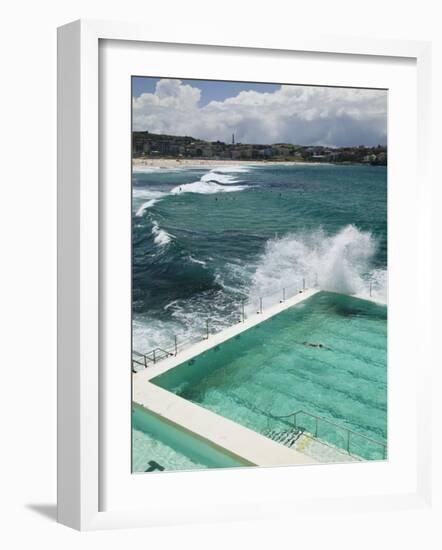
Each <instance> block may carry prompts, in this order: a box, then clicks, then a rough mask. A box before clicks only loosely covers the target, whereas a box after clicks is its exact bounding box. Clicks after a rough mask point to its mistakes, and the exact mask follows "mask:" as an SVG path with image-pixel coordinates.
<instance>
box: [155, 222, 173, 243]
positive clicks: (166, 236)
mask: <svg viewBox="0 0 442 550" xmlns="http://www.w3.org/2000/svg"><path fill="white" fill-rule="evenodd" d="M152 235H153V240H154V243H155V244H157V245H158V246H166V245H168V244H169V243H170V241H171V240H172V238H173V237H172V235H171V234H170V233H168V232H167V231H166V230H164V229H161V228H160V226H159V225H158V222H157V221H155V220H154V221H153V222H152Z"/></svg>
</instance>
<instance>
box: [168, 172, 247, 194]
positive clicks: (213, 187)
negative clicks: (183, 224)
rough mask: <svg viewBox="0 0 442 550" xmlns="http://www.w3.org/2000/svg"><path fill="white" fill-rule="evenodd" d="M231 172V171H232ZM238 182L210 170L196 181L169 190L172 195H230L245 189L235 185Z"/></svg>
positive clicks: (242, 186)
mask: <svg viewBox="0 0 442 550" xmlns="http://www.w3.org/2000/svg"><path fill="white" fill-rule="evenodd" d="M232 172H233V170H232ZM238 183H240V181H239V180H238V179H236V178H234V177H233V176H231V175H228V174H224V173H223V174H221V173H219V172H218V171H215V170H210V172H207V173H206V174H204V175H203V176H202V177H201V178H200V179H199V180H198V181H194V182H192V183H185V184H183V185H177V186H176V187H174V188H173V189H172V190H171V194H172V195H179V194H180V193H200V194H203V195H210V194H213V193H229V192H230V193H231V192H234V191H242V190H243V189H246V187H245V186H244V185H237V184H238Z"/></svg>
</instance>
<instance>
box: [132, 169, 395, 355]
mask: <svg viewBox="0 0 442 550" xmlns="http://www.w3.org/2000/svg"><path fill="white" fill-rule="evenodd" d="M386 268H387V171H386V168H385V167H380V166H342V165H302V164H299V165H295V166H293V165H284V164H279V165H273V164H260V165H254V166H244V165H238V166H220V167H215V168H208V167H206V168H204V167H199V168H198V167H197V168H181V167H178V168H177V169H175V170H161V169H157V170H152V169H148V168H147V169H144V171H143V170H137V171H135V172H134V174H133V343H134V349H136V350H137V351H139V352H143V353H145V352H147V351H149V350H151V349H152V348H154V347H170V345H171V343H172V342H173V338H174V335H178V337H179V338H180V339H187V338H190V337H194V336H201V335H202V334H203V333H204V332H205V324H206V320H207V319H209V320H210V326H211V327H212V329H213V331H217V330H221V329H222V328H225V327H227V326H230V325H231V324H233V323H235V322H237V320H238V311H239V306H240V303H241V300H243V299H250V298H253V297H254V296H261V295H267V294H269V293H271V292H273V291H276V290H279V289H281V288H282V287H287V286H290V285H292V284H298V283H299V281H300V280H301V279H302V278H303V277H305V278H307V279H310V280H311V279H312V278H313V277H314V278H317V280H318V284H319V286H320V287H321V288H323V289H325V290H330V291H337V292H344V293H349V294H354V293H357V294H358V295H368V294H369V286H370V283H371V286H372V293H373V295H374V296H375V297H376V298H378V299H380V300H385V298H386Z"/></svg>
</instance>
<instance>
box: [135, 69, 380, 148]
mask: <svg viewBox="0 0 442 550" xmlns="http://www.w3.org/2000/svg"><path fill="white" fill-rule="evenodd" d="M200 99H201V91H200V90H199V89H198V88H196V87H193V86H190V85H188V84H183V83H182V82H181V81H180V80H174V79H162V80H160V81H158V83H157V85H156V89H155V92H154V93H144V94H141V95H140V96H139V97H137V98H134V100H133V122H134V129H135V130H149V131H150V132H153V133H168V134H173V135H189V136H193V137H196V138H201V139H207V140H217V139H219V140H221V141H230V136H231V134H232V132H234V133H235V136H236V138H237V141H240V142H243V143H275V142H290V143H299V144H322V145H335V146H343V145H360V144H364V145H377V144H378V143H383V144H384V143H386V135H387V92H386V91H381V90H354V89H348V88H327V87H313V86H288V85H283V86H281V88H280V89H278V90H277V91H275V92H272V93H260V92H257V91H242V92H240V93H239V94H238V95H237V96H235V97H229V98H227V99H225V100H224V101H211V102H210V103H208V104H207V105H204V106H200Z"/></svg>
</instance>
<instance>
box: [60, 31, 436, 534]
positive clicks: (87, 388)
mask: <svg viewBox="0 0 442 550" xmlns="http://www.w3.org/2000/svg"><path fill="white" fill-rule="evenodd" d="M248 36H249V37H250V34H249V35H248ZM103 41H117V42H119V43H123V41H124V44H125V48H126V49H129V50H130V48H131V47H135V45H138V46H139V45H140V43H145V44H168V45H169V46H174V47H175V48H178V49H179V48H180V45H182V47H183V48H184V47H185V48H191V47H192V46H198V47H199V48H203V49H204V48H205V47H207V48H213V47H214V46H216V47H218V48H229V52H230V55H233V56H235V51H237V52H238V55H239V54H240V53H241V54H243V53H244V52H246V51H250V52H252V51H260V52H265V51H268V52H272V53H273V55H281V56H282V55H283V54H284V53H287V52H304V53H310V54H311V55H323V54H324V53H327V54H330V55H331V56H350V57H351V56H353V57H354V58H355V59H356V57H357V56H368V57H367V59H368V58H371V57H373V58H374V57H376V58H379V59H387V58H388V59H390V60H392V61H393V62H394V60H395V59H397V60H400V59H408V60H412V62H413V63H415V64H416V82H417V102H416V112H417V116H418V119H417V120H418V123H417V135H416V136H415V139H416V142H417V149H416V152H415V153H416V159H417V160H416V163H417V170H418V174H417V177H416V178H414V175H412V176H411V177H412V178H414V181H415V182H417V181H418V182H419V187H418V189H419V192H418V196H419V205H420V207H419V216H418V220H417V221H416V222H415V224H416V225H415V226H416V229H417V231H418V234H417V235H416V246H415V248H413V251H417V253H418V255H417V257H415V260H416V262H417V263H418V266H419V267H418V269H417V272H418V280H419V285H418V290H417V291H416V296H415V297H414V301H413V307H414V311H415V313H417V314H418V313H428V312H429V311H430V303H431V301H430V294H431V283H432V281H431V248H430V247H429V245H428V243H429V242H431V235H430V219H431V218H430V216H431V192H432V191H431V181H430V178H429V169H428V166H429V158H428V150H429V139H430V137H429V136H430V133H429V123H430V117H431V101H430V99H431V98H430V95H429V94H430V92H429V89H430V87H429V82H430V61H431V58H430V53H431V46H430V44H429V43H426V42H407V41H391V40H372V39H362V38H354V37H353V38H350V37H348V38H347V37H320V38H311V37H303V36H302V35H296V36H295V37H291V36H290V37H288V36H280V37H279V40H278V42H276V41H275V42H273V41H272V43H271V44H268V43H267V42H266V40H265V38H263V37H261V36H257V37H256V38H253V39H251V38H247V39H241V38H240V37H231V38H229V39H224V40H216V41H213V42H212V41H211V40H210V39H209V40H207V39H206V37H205V36H204V35H203V33H202V34H201V36H199V37H195V35H194V34H193V35H192V37H189V36H186V32H185V30H183V31H182V33H180V35H177V34H176V33H174V35H173V36H165V35H164V34H163V33H161V32H156V31H155V30H154V29H153V28H152V29H150V28H146V27H145V26H142V25H136V24H125V23H118V22H112V23H111V22H101V21H76V22H73V23H70V24H68V25H65V26H63V27H61V28H60V29H59V34H58V189H59V192H58V193H59V194H58V212H59V215H58V234H59V240H58V273H59V275H58V285H59V291H58V521H59V522H60V523H63V524H65V525H68V526H70V527H74V528H76V529H80V530H90V529H103V528H115V527H135V526H150V525H158V524H169V523H177V522H198V521H204V520H212V521H213V520H228V519H241V518H251V517H257V518H259V517H264V516H267V517H268V515H269V513H270V514H271V515H273V517H275V516H283V515H284V514H287V515H289V514H290V513H292V510H294V509H295V508H296V509H297V510H301V509H302V511H303V512H307V513H311V511H314V510H320V509H322V510H327V509H329V508H330V507H333V510H334V511H335V512H336V510H338V509H339V510H341V511H346V510H349V509H355V507H357V508H358V509H360V510H364V511H367V510H370V509H377V510H379V509H387V510H390V509H394V508H398V507H400V508H403V507H421V506H426V505H428V503H429V501H430V497H431V467H430V430H429V425H430V424H429V416H430V409H429V407H430V402H429V395H430V382H429V370H430V368H431V361H430V360H427V361H425V362H423V364H421V365H420V369H421V371H420V372H421V376H420V378H419V383H418V384H417V385H416V399H417V407H416V417H415V418H414V420H415V422H416V424H415V425H416V439H417V443H416V445H415V449H416V453H417V454H416V456H415V457H414V459H415V460H414V462H413V464H415V465H416V472H415V473H416V477H415V479H414V480H413V483H411V485H412V486H413V489H411V490H410V489H409V486H404V487H403V489H401V488H400V487H398V488H396V490H390V492H388V491H387V492H378V493H376V491H375V492H373V493H367V494H365V495H361V494H352V493H351V491H350V492H347V494H346V496H344V497H343V496H342V495H341V494H338V493H336V495H335V498H333V496H332V498H330V495H332V493H330V494H329V498H325V497H324V496H317V497H316V498H315V497H314V494H315V493H314V492H313V493H312V498H310V499H307V498H303V500H302V502H301V501H297V502H295V501H294V500H292V499H291V498H290V497H289V496H287V495H283V494H282V493H281V494H280V495H279V497H278V496H277V495H276V496H275V494H272V497H271V502H272V506H271V511H270V501H269V505H268V506H267V507H266V504H265V501H266V495H265V487H270V486H271V484H272V479H273V480H277V479H279V482H280V480H281V469H277V468H270V469H265V470H266V471H265V473H264V474H260V475H261V479H262V481H263V492H264V494H263V495H262V498H260V499H257V498H254V497H253V495H252V496H251V497H250V499H249V500H248V502H247V507H245V506H244V502H243V501H241V500H240V499H238V498H236V497H234V496H232V498H231V502H229V500H228V497H226V499H225V500H222V499H221V498H220V500H219V505H218V506H216V507H215V506H214V504H215V502H216V501H215V500H213V501H212V502H210V496H207V495H206V497H205V500H204V499H203V498H199V499H198V497H193V499H194V500H193V502H192V504H189V502H187V506H185V505H184V503H183V502H181V503H178V504H177V505H176V506H175V507H173V506H172V505H171V506H170V507H169V509H168V508H167V503H164V506H158V507H155V506H152V505H151V506H150V507H139V506H138V507H137V506H133V505H132V506H131V505H130V504H129V502H128V500H129V498H128V497H127V498H126V499H123V498H122V500H121V506H115V505H113V506H112V507H111V509H107V508H106V507H104V505H103V497H102V494H103V492H102V485H103V483H104V482H105V481H106V472H104V471H103V470H104V467H103V464H104V462H103V459H104V457H103V453H104V452H107V450H108V446H107V445H105V444H104V443H103V430H102V425H103V424H102V422H103V418H102V416H103V415H104V414H106V407H105V406H103V402H105V401H106V399H107V396H106V395H105V394H104V393H103V391H104V390H103V387H102V385H101V383H100V380H101V376H102V368H103V363H102V361H103V359H102V357H101V351H100V338H101V336H102V334H101V332H102V323H103V318H102V302H103V300H104V299H105V298H106V293H105V290H103V287H102V284H101V282H102V278H103V272H102V269H103V261H102V250H101V243H102V237H103V236H102V234H101V232H102V231H103V227H105V226H103V225H102V224H101V223H100V217H101V214H102V213H103V208H104V207H103V204H102V189H101V188H100V162H99V159H100V151H101V143H100V123H99V120H100V113H101V112H102V109H103V106H102V105H101V104H100V44H103ZM411 143H414V140H412V141H411ZM128 177H129V171H128ZM415 185H416V183H415ZM413 253H414V252H413ZM413 277H415V279H414V281H416V273H415V274H414V275H413ZM417 308H418V309H417ZM430 335H431V325H430V315H428V314H427V315H422V322H421V325H420V328H419V339H420V344H419V345H422V347H425V346H426V344H428V342H429V341H430V340H429V339H430ZM416 350H417V348H416ZM412 357H413V354H412V353H411V354H410V359H409V361H412ZM427 359H431V358H430V357H428V352H427ZM129 385H130V381H129V382H128V388H129ZM315 468H316V467H315ZM328 468H330V472H331V471H333V472H334V473H333V475H334V476H336V475H338V476H339V475H340V474H339V471H338V470H335V469H333V470H332V467H330V466H328ZM333 468H334V467H333ZM278 470H279V472H278ZM287 472H288V470H287ZM198 475H200V478H199V479H198V477H195V476H198ZM239 475H241V476H244V473H243V472H242V471H241V472H240V471H227V472H216V473H214V476H217V481H218V483H219V482H221V483H223V484H226V482H227V483H229V482H233V483H235V484H236V483H239V477H238V476H239ZM254 475H255V474H253V473H252V474H250V476H249V474H247V476H249V478H250V481H251V480H252V477H251V476H254ZM287 475H288V474H287ZM316 475H317V476H318V477H321V478H324V476H328V475H329V474H328V473H327V471H326V470H321V471H319V470H318V472H317V474H316ZM183 476H188V477H187V478H186V479H192V483H193V484H195V483H196V484H198V483H199V484H203V483H204V484H207V481H208V478H207V477H205V474H203V476H204V477H201V473H198V472H195V473H180V474H173V475H172V476H168V477H167V478H166V477H164V478H163V479H161V478H160V477H156V478H155V481H154V480H153V478H152V481H149V480H147V481H149V483H150V484H151V486H152V491H153V492H154V491H161V486H162V485H163V486H164V488H165V491H166V493H167V492H168V494H170V492H171V491H172V487H173V485H174V484H177V483H178V480H182V479H183ZM264 476H265V479H264ZM275 476H279V477H275ZM144 477H146V476H144ZM253 479H254V480H255V482H256V478H253ZM414 481H415V483H414ZM144 483H146V481H145V482H144ZM166 487H167V489H166ZM183 487H184V485H183ZM188 489H189V490H190V487H189V488H188ZM196 492H197V491H196ZM128 494H129V493H128ZM188 498H189V499H190V500H192V497H191V496H189V497H188ZM269 498H270V497H269ZM275 498H278V501H277V502H276V503H275ZM235 501H238V502H235ZM105 508H106V509H105Z"/></svg>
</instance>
